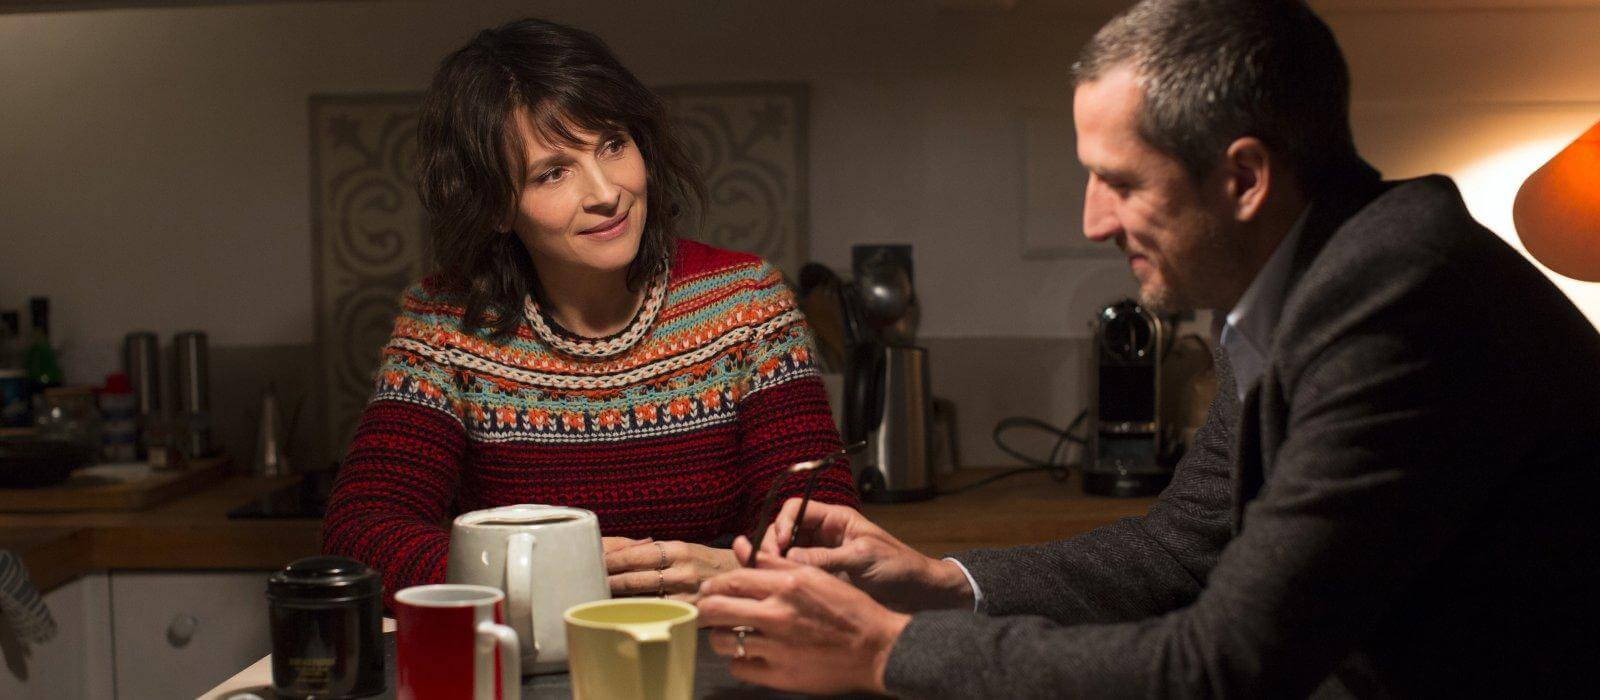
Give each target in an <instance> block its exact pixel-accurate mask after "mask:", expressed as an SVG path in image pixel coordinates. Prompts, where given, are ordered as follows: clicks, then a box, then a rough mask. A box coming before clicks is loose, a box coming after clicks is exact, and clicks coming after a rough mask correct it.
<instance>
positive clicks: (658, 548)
mask: <svg viewBox="0 0 1600 700" xmlns="http://www.w3.org/2000/svg"><path fill="white" fill-rule="evenodd" d="M656 553H657V554H660V555H661V565H660V566H657V567H656V571H660V570H662V569H665V568H667V548H666V547H663V546H661V543H660V542H657V543H656Z"/></svg>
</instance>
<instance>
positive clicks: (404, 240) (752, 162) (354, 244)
mask: <svg viewBox="0 0 1600 700" xmlns="http://www.w3.org/2000/svg"><path fill="white" fill-rule="evenodd" d="M658 93H659V94H660V95H661V96H662V98H663V99H665V100H666V102H667V105H668V114H669V118H670V119H671V120H672V123H673V128H674V129H675V130H676V133H677V134H678V135H679V136H680V138H681V139H682V140H683V141H684V145H685V147H686V148H687V149H688V151H689V154H690V156H691V157H692V158H693V159H694V160H695V162H696V163H697V164H699V165H700V167H701V168H702V171H703V172H704V174H705V177H706V186H707V194H708V198H709V200H710V201H709V204H710V207H709V210H708V211H707V212H705V215H704V216H703V217H702V218H701V222H700V225H699V226H698V227H697V228H696V229H695V230H692V231H684V232H683V233H684V234H685V235H688V236H689V237H691V238H695V239H697V240H701V241H705V242H707V243H710V244H712V245H716V246H719V247H723V248H729V249H732V250H741V251H745V252H750V253H755V254H757V255H760V256H762V257H764V258H766V259H768V260H770V261H771V262H772V263H773V264H774V265H777V266H778V267H779V268H780V269H782V270H783V271H784V273H785V274H787V275H789V277H790V279H794V278H795V276H796V275H797V274H798V272H799V269H800V266H801V265H802V264H804V263H805V261H806V259H807V255H808V254H809V250H808V246H807V194H808V191H807V187H808V182H807V171H806V163H807V153H808V151H807V149H808V147H809V146H808V144H807V132H806V125H807V118H808V109H809V107H808V102H807V99H808V91H807V88H806V86H805V85H803V84H754V85H684V86H675V87H669V88H665V89H661V90H659V91H658ZM420 103H421V95H420V94H418V93H395V94H383V95H319V96H314V97H312V98H311V182H312V217H313V222H312V223H313V226H312V236H313V245H312V250H313V257H314V260H313V265H314V269H315V274H314V279H315V284H316V292H315V297H316V314H317V316H316V324H317V342H318V346H319V352H320V354H321V367H320V377H321V382H320V383H321V384H322V386H323V391H324V393H323V397H322V398H323V403H324V406H325V407H326V414H325V415H326V416H327V423H326V426H325V430H326V433H325V437H326V439H327V440H328V445H329V447H330V450H331V452H332V453H333V455H335V456H339V455H342V454H343V453H344V446H345V445H346V444H348V442H349V439H350V437H351V435H352V434H353V432H354V430H355V424H356V421H357V419H359V418H360V415H361V410H362V408H363V407H364V406H365V405H366V403H367V400H368V399H369V398H370V397H371V396H372V390H373V386H374V385H373V372H374V371H375V370H376V369H377V367H378V359H379V354H380V352H381V351H382V348H383V345H384V343H385V342H386V341H387V340H388V337H389V332H390V330H391V325H392V323H393V320H394V315H395V312H396V310H397V308H398V307H397V305H396V302H397V300H398V298H399V295H400V293H401V292H402V291H404V289H405V287H406V285H407V284H409V283H410V282H411V281H412V280H415V279H417V278H418V277H421V276H422V274H423V272H424V269H425V266H426V259H427V250H426V235H427V234H426V231H427V225H426V215H425V213H424V212H423V210H422V206H421V204H420V203H419V202H418V201H417V196H416V189H415V186H414V184H413V183H414V182H415V177H416V168H417V157H416V119H417V108H418V105H419V104H420Z"/></svg>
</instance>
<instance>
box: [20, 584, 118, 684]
mask: <svg viewBox="0 0 1600 700" xmlns="http://www.w3.org/2000/svg"><path fill="white" fill-rule="evenodd" d="M44 604H45V607H48V608H49V609H50V617H51V619H53V620H55V622H56V634H55V636H54V637H53V638H51V639H50V640H49V641H47V642H44V643H42V644H34V643H30V642H27V641H24V640H21V639H18V638H17V637H16V636H15V635H14V634H12V633H11V629H10V627H9V626H7V625H6V624H5V623H4V622H0V657H3V660H4V664H3V666H0V698H6V699H7V700H12V699H15V700H35V699H37V700H46V699H48V700H79V699H82V700H110V698H111V607H110V605H109V604H108V601H107V597H106V575H105V574H89V575H88V576H84V577H83V578H80V579H78V580H76V581H72V582H70V583H66V584H63V585H61V586H60V587H59V588H56V589H55V590H53V591H50V592H49V593H46V594H45V595H44Z"/></svg>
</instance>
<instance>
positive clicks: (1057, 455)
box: [939, 409, 1089, 496]
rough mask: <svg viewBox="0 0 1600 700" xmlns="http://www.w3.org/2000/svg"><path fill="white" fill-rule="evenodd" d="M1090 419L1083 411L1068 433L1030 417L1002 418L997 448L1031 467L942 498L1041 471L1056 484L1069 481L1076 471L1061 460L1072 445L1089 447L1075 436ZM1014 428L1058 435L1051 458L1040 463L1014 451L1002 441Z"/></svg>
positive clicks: (996, 431) (997, 429)
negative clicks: (1009, 430) (1063, 450)
mask: <svg viewBox="0 0 1600 700" xmlns="http://www.w3.org/2000/svg"><path fill="white" fill-rule="evenodd" d="M1088 416H1089V411H1088V410H1087V409H1085V410H1083V411H1079V412H1078V416H1077V417H1076V418H1073V419H1072V423H1071V424H1070V425H1068V426H1067V427H1066V429H1065V430H1063V429H1061V428H1057V427H1056V426H1053V425H1050V424H1049V423H1046V422H1044V421H1042V420H1039V419H1037V418H1029V417H1026V416H1011V417H1009V418H1002V419H1000V422H998V423H995V425H994V432H993V433H992V434H991V435H992V436H993V438H994V444H995V447H998V448H1000V451H1001V452H1004V453H1006V454H1008V455H1011V456H1012V457H1015V458H1017V459H1019V460H1022V463H1023V464H1026V465H1028V466H1025V467H1019V468H1016V469H1008V470H1006V471H1003V472H1000V473H999V474H995V475H993V476H987V477H984V478H983V479H980V480H978V481H975V482H972V483H970V484H967V485H966V486H962V487H961V488H958V489H951V490H948V491H940V492H939V495H941V496H948V495H951V494H957V493H965V492H967V491H971V490H973V489H975V488H978V487H980V486H986V485H988V484H992V483H994V482H996V481H999V480H1001V479H1005V478H1008V477H1013V476H1016V475H1018V474H1029V473H1032V472H1036V471H1040V470H1043V471H1046V472H1049V474H1050V478H1051V479H1053V480H1055V481H1066V480H1067V478H1068V477H1069V476H1071V475H1072V470H1071V469H1070V468H1068V466H1067V465H1066V464H1065V463H1063V462H1061V461H1060V459H1061V456H1062V448H1064V447H1066V446H1067V445H1069V444H1076V445H1087V444H1088V442H1089V441H1088V440H1087V439H1085V438H1081V437H1078V436H1077V435H1074V434H1073V431H1075V430H1077V429H1078V426H1080V425H1082V424H1083V420H1084V419H1085V418H1087V417H1088ZM1011 428H1032V429H1034V430H1041V431H1044V432H1046V433H1049V434H1051V435H1054V436H1056V441H1055V444H1054V445H1053V446H1051V448H1050V455H1049V456H1048V457H1046V458H1044V459H1043V460H1039V459H1036V458H1034V457H1032V456H1029V455H1025V454H1023V453H1021V452H1019V451H1017V450H1016V449H1014V448H1012V447H1011V446H1010V445H1007V444H1006V442H1005V440H1004V439H1002V438H1001V434H1002V433H1004V432H1005V431H1006V430H1008V429H1011Z"/></svg>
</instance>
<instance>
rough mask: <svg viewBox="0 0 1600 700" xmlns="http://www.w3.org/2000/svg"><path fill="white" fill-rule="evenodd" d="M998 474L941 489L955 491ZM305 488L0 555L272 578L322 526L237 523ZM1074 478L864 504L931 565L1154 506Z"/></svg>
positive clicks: (20, 543)
mask: <svg viewBox="0 0 1600 700" xmlns="http://www.w3.org/2000/svg"><path fill="white" fill-rule="evenodd" d="M999 472H1000V470H996V469H964V470H961V471H959V472H957V473H956V474H954V475H952V476H951V477H949V478H947V479H944V480H942V483H941V484H940V487H941V489H943V490H950V489H957V488H960V487H962V486H965V485H968V484H972V483H974V482H977V481H979V480H981V479H983V478H985V477H988V476H992V475H995V474H998V473H999ZM294 478H295V477H277V478H253V477H243V476H229V477H227V478H224V479H222V480H220V481H218V482H217V483H215V484H213V485H211V486H208V487H206V488H204V489H202V490H200V491H197V492H195V493H193V494H190V495H187V496H181V497H178V498H174V499H173V500H171V501H167V502H165V503H162V504H159V505H156V506H154V507H152V508H149V509H146V510H142V511H132V512H76V513H0V549H10V550H12V551H13V552H16V553H17V554H18V555H19V556H21V557H22V560H23V562H24V563H26V564H27V566H28V571H29V573H30V574H31V575H32V577H33V580H34V585H36V586H38V587H39V589H40V590H41V591H48V590H50V589H52V588H55V587H56V586H59V585H61V584H63V583H66V582H68V581H71V580H73V579H75V578H77V577H79V576H82V575H83V574H86V573H89V572H91V571H97V570H105V569H157V570H185V569H188V570H203V569H246V570H248V569H260V570H270V569H276V568H278V567H281V566H283V565H284V564H286V563H288V562H290V561H293V560H295V559H298V558H300V557H305V556H310V555H313V554H316V553H317V552H318V549H319V547H320V546H321V534H320V533H321V528H322V523H321V521H320V520H314V519H293V520H283V519H275V520H229V519H228V518H227V512H228V511H229V510H232V509H233V508H236V507H238V506H241V505H243V504H245V503H247V502H249V501H251V500H252V499H255V498H257V497H259V496H261V495H263V494H266V493H268V492H270V491H272V490H274V489H276V488H279V487H282V486H285V485H288V484H290V483H293V481H294ZM1079 484H1080V482H1079V480H1078V479H1077V478H1076V477H1074V478H1073V479H1070V480H1068V481H1067V482H1056V481H1053V480H1051V478H1050V477H1049V476H1048V475H1046V474H1045V473H1043V472H1036V473H1027V474H1021V475H1018V476H1012V477H1008V478H1005V479H1001V480H998V481H995V482H993V483H989V484H985V485H982V486H978V487H977V488H975V489H972V490H970V491H964V492H961V493H958V494H952V495H943V496H938V497H936V498H934V499H932V500H928V501H922V502H918V503H897V504H866V505H865V506H864V507H863V511H864V512H865V513H866V514H867V516H868V517H870V518H871V519H872V520H873V521H874V522H876V523H878V524H880V525H882V526H883V527H884V528H885V529H886V530H888V531H889V532H891V533H893V534H895V535H896V536H897V537H900V538H901V539H903V540H905V541H906V542H907V543H908V544H911V545H912V546H914V547H916V548H917V549H919V550H921V551H922V552H923V553H925V554H929V555H934V556H936V555H940V554H944V553H947V552H953V551H958V550H962V549H971V548H974V547H1004V546H1012V545H1018V544H1027V543H1031V542H1042V541H1046V540H1051V539H1059V538H1063V537H1070V536H1072V535H1075V534H1078V533H1080V532H1084V531H1087V530H1091V529H1093V528H1095V527H1099V526H1100V525H1103V524H1106V523H1109V522H1111V521H1113V520H1116V519H1118V518H1122V517H1126V516H1131V515H1139V514H1141V513H1143V512H1144V511H1145V510H1146V509H1147V508H1148V507H1149V505H1150V503H1151V501H1152V499H1149V498H1130V499H1115V498H1100V497H1094V496H1085V495H1084V494H1083V491H1082V489H1081V488H1080V486H1079Z"/></svg>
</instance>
